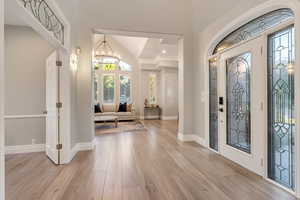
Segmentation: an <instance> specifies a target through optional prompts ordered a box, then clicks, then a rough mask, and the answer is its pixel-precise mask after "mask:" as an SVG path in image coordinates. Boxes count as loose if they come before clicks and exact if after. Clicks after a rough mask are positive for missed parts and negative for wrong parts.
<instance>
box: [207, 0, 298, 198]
mask: <svg viewBox="0 0 300 200" xmlns="http://www.w3.org/2000/svg"><path fill="white" fill-rule="evenodd" d="M281 8H290V9H291V10H292V11H293V12H294V15H295V17H294V20H292V21H293V24H294V27H295V48H296V49H295V54H296V57H295V71H294V73H295V102H300V87H297V86H298V85H299V84H300V68H299V66H300V57H299V55H298V52H299V51H300V40H299V39H298V38H300V30H299V28H300V27H299V26H300V2H299V1H297V0H270V1H268V2H266V3H263V4H261V5H259V6H257V7H255V8H253V9H250V10H249V11H248V12H246V13H245V14H244V15H242V16H240V17H238V18H236V19H235V20H233V21H232V22H231V23H229V24H228V25H227V26H226V27H225V28H223V29H222V30H221V31H220V32H219V33H217V34H216V35H215V36H214V37H213V38H212V39H211V40H210V42H209V43H208V45H206V47H205V49H206V51H205V52H207V54H206V56H204V66H205V67H204V76H205V77H204V78H205V89H204V93H203V95H205V112H204V113H205V146H206V147H208V148H209V145H208V144H209V110H208V106H209V79H208V77H209V59H212V58H215V57H217V56H219V53H217V54H215V55H213V50H214V47H215V46H216V44H217V43H218V42H219V41H221V40H222V39H223V38H224V37H226V36H227V35H228V34H229V33H230V32H232V31H234V30H236V29H237V28H238V27H240V26H242V25H244V24H245V23H246V22H248V21H249V20H251V19H254V18H256V17H259V16H261V15H263V14H265V13H268V12H271V11H274V10H277V9H281ZM290 23H291V21H288V22H287V23H282V24H280V25H278V26H276V27H274V28H272V29H270V30H267V31H266V32H264V33H262V34H261V35H259V36H264V37H267V36H268V34H270V32H276V30H280V29H282V28H284V27H287V26H288V25H289V24H290ZM253 39H255V38H253ZM250 40H252V39H250ZM244 42H247V41H244ZM244 42H241V43H240V44H237V45H234V46H233V47H231V48H235V47H236V46H238V45H242V44H243V43H244ZM266 47H267V40H265V43H264V44H263V49H267V48H266ZM229 49H230V48H229ZM225 51H226V50H225ZM263 53H264V54H266V53H267V52H266V51H263ZM263 56H265V55H263ZM265 62H267V60H266V61H265ZM266 66H267V65H266ZM266 70H267V69H266ZM266 81H267V80H266ZM266 92H267V91H266ZM264 106H266V104H265V105H264ZM266 119H267V118H266ZM295 119H296V121H297V122H298V121H300V104H295ZM295 127H296V128H295V129H296V131H295V132H296V133H298V132H300V131H298V130H299V129H300V123H296V126H295ZM266 137H267V134H265V138H264V140H265V144H266V141H267V140H266ZM209 149H210V148H209ZM299 155H300V134H296V135H295V191H291V190H290V189H288V188H285V187H283V186H281V185H279V184H278V183H276V182H274V181H272V180H270V179H268V177H267V174H266V171H267V169H265V175H264V176H263V178H264V179H265V180H267V181H269V182H271V183H273V184H275V185H277V186H278V187H280V188H283V189H284V190H286V191H288V192H290V193H291V194H293V195H295V196H296V197H297V198H300V157H299ZM266 159H267V145H265V157H264V163H266ZM266 166H267V165H266V164H265V167H266Z"/></svg>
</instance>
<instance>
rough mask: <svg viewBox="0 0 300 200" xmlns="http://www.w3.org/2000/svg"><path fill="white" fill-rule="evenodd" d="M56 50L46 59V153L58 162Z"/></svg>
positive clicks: (57, 74)
mask: <svg viewBox="0 0 300 200" xmlns="http://www.w3.org/2000/svg"><path fill="white" fill-rule="evenodd" d="M56 61H57V52H56V51H55V52H53V53H52V54H51V55H50V56H49V57H48V59H47V61H46V109H47V116H46V154H47V156H48V157H49V158H50V159H51V160H52V161H53V162H54V163H55V164H59V163H60V162H59V158H60V156H59V153H60V152H59V150H58V149H57V146H56V145H57V144H58V143H59V138H58V136H59V135H58V128H59V122H58V114H59V113H58V108H57V104H56V103H57V102H58V92H59V88H58V87H59V71H58V70H59V69H58V67H57V66H56Z"/></svg>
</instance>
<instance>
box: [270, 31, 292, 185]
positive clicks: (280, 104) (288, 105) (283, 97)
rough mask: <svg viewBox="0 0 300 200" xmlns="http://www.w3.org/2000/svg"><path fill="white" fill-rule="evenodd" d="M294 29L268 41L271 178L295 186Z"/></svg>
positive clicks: (280, 32)
mask: <svg viewBox="0 0 300 200" xmlns="http://www.w3.org/2000/svg"><path fill="white" fill-rule="evenodd" d="M294 61H295V38H294V27H293V26H291V27H288V28H286V29H284V30H282V31H279V32H276V33H274V34H272V35H270V36H269V38H268V176H269V178H270V179H273V180H274V181H276V182H278V183H280V184H281V185H283V186H285V187H288V188H290V189H294V186H295V180H294V175H295V167H294V166H295V163H294V162H295V159H294V152H295V142H294V135H295V113H294V110H295V102H294V98H295V94H294V90H295V88H294V87H295V85H294Z"/></svg>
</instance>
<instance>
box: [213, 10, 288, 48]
mask: <svg viewBox="0 0 300 200" xmlns="http://www.w3.org/2000/svg"><path fill="white" fill-rule="evenodd" d="M293 18H294V13H293V11H292V10H291V9H289V8H283V9H279V10H275V11H272V12H269V13H267V14H265V15H262V16H260V17H258V18H256V19H253V20H251V21H250V22H248V23H247V24H245V25H243V26H241V27H240V28H238V29H236V30H235V31H233V32H232V33H230V34H229V35H227V36H226V37H225V38H224V39H223V40H222V41H221V42H220V43H219V44H218V45H217V46H216V47H215V49H214V52H213V54H216V53H218V52H221V51H223V50H224V49H227V48H230V47H232V46H233V45H236V44H238V43H240V42H242V41H245V40H248V39H251V38H254V37H256V36H258V35H259V34H261V33H263V32H265V31H266V30H268V29H270V28H273V27H275V26H277V25H279V24H281V23H282V22H285V21H288V20H290V19H293Z"/></svg>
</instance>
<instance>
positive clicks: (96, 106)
mask: <svg viewBox="0 0 300 200" xmlns="http://www.w3.org/2000/svg"><path fill="white" fill-rule="evenodd" d="M95 113H102V110H101V107H100V104H99V103H98V104H96V105H95Z"/></svg>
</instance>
